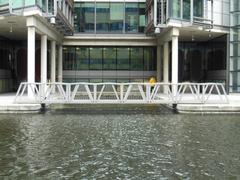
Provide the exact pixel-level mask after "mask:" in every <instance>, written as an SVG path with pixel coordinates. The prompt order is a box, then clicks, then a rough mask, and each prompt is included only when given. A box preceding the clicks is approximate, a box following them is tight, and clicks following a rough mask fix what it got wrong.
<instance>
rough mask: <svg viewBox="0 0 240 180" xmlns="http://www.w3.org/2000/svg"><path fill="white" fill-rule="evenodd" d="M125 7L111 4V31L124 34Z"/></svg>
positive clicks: (121, 4)
mask: <svg viewBox="0 0 240 180" xmlns="http://www.w3.org/2000/svg"><path fill="white" fill-rule="evenodd" d="M123 14H124V6H123V3H110V16H109V17H110V19H109V23H110V31H111V32H122V31H123V18H124V16H123Z"/></svg>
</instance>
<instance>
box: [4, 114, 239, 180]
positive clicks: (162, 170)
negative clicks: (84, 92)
mask: <svg viewBox="0 0 240 180" xmlns="http://www.w3.org/2000/svg"><path fill="white" fill-rule="evenodd" d="M238 119H239V118H238V116H231V117H229V116H224V115H221V116H217V115H215V116H212V115H204V116H202V115H194V116H192V115H189V116H184V115H178V114H167V113H164V114H161V113H156V114H155V113H153V114H150V113H143V112H141V110H140V111H138V112H137V113H136V112H135V113H130V112H129V111H128V112H127V114H124V113H113V114H111V113H109V112H108V113H92V114H91V113H76V112H74V113H69V112H68V114H66V113H65V112H64V113H61V111H57V112H48V113H47V114H36V115H18V116H12V115H8V116H6V115H0V179H1V177H3V176H6V177H8V178H10V179H27V178H28V177H31V179H35V178H37V177H39V178H42V179H61V178H62V179H162V180H165V179H221V177H226V179H227V178H232V177H238V175H239V172H240V171H239V169H240V163H239V158H240V157H239V149H240V144H239V138H240V134H239V132H240V131H239V130H240V122H239V120H238ZM239 177H240V176H239Z"/></svg>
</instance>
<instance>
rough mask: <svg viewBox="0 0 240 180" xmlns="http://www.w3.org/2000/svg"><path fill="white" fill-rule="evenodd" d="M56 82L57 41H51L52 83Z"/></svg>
mask: <svg viewBox="0 0 240 180" xmlns="http://www.w3.org/2000/svg"><path fill="white" fill-rule="evenodd" d="M55 82H56V41H51V83H55Z"/></svg>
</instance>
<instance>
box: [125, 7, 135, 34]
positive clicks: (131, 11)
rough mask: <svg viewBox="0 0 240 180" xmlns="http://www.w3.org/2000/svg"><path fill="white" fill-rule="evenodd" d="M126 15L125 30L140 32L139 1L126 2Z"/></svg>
mask: <svg viewBox="0 0 240 180" xmlns="http://www.w3.org/2000/svg"><path fill="white" fill-rule="evenodd" d="M125 17H126V20H125V31H126V32H133V33H134V32H138V3H126V7H125Z"/></svg>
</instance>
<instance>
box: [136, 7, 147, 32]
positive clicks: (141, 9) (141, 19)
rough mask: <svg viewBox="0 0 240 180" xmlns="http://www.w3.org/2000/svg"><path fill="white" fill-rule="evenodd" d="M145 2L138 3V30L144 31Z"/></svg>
mask: <svg viewBox="0 0 240 180" xmlns="http://www.w3.org/2000/svg"><path fill="white" fill-rule="evenodd" d="M145 9H146V7H145V3H139V27H138V32H144V30H145Z"/></svg>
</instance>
